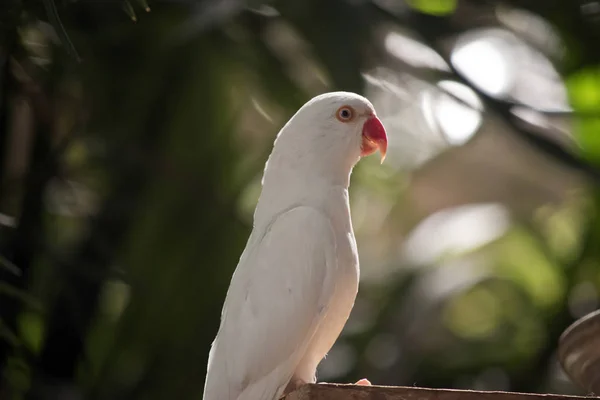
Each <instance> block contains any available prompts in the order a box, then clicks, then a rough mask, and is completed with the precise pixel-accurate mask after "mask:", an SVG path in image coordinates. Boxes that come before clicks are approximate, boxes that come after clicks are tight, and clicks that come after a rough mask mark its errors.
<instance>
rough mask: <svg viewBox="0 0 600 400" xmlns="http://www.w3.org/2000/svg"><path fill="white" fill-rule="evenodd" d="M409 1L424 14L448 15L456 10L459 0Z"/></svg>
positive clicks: (408, 0) (409, 3) (408, 1)
mask: <svg viewBox="0 0 600 400" xmlns="http://www.w3.org/2000/svg"><path fill="white" fill-rule="evenodd" d="M407 3H408V5H409V6H411V7H412V8H414V9H416V10H419V11H420V12H422V13H424V14H431V15H447V14H452V13H453V12H454V10H455V9H456V3H457V0H407Z"/></svg>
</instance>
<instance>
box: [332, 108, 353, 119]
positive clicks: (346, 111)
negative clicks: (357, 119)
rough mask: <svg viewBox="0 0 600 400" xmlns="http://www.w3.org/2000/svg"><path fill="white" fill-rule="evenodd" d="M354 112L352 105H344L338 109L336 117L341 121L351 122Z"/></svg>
mask: <svg viewBox="0 0 600 400" xmlns="http://www.w3.org/2000/svg"><path fill="white" fill-rule="evenodd" d="M354 114H355V113H354V109H353V108H352V107H350V106H343V107H340V108H339V109H338V110H337V112H336V114H335V117H336V118H337V119H338V120H340V121H341V122H350V121H352V119H354Z"/></svg>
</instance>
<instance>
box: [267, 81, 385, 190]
mask: <svg viewBox="0 0 600 400" xmlns="http://www.w3.org/2000/svg"><path fill="white" fill-rule="evenodd" d="M377 150H379V152H380V153H381V162H383V160H384V158H385V154H386V152H387V135H386V131H385V128H384V127H383V124H382V123H381V121H380V120H379V118H378V117H377V114H376V113H375V109H374V107H373V105H372V104H371V102H370V101H369V100H367V99H366V98H365V97H363V96H360V95H358V94H356V93H350V92H331V93H325V94H321V95H319V96H316V97H314V98H313V99H311V100H310V101H308V102H307V103H306V104H304V105H303V106H302V107H301V108H300V109H299V110H298V111H297V112H296V114H294V116H292V118H291V119H290V120H289V121H288V122H287V123H286V124H285V126H284V127H283V128H282V129H281V131H280V132H279V134H278V135H277V139H276V140H275V145H274V148H273V153H272V154H271V160H270V161H269V163H268V164H272V167H273V168H274V169H280V168H285V169H287V170H289V169H292V170H294V171H298V172H301V173H302V174H305V175H318V176H319V177H325V178H327V177H328V176H330V177H333V175H336V176H345V177H346V178H347V177H348V174H349V173H350V172H351V170H352V168H353V167H354V165H355V164H356V163H357V162H358V161H359V160H360V158H361V157H365V156H368V155H370V154H373V153H375V152H376V151H377ZM273 164H275V165H273Z"/></svg>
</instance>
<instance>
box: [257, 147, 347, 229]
mask: <svg viewBox="0 0 600 400" xmlns="http://www.w3.org/2000/svg"><path fill="white" fill-rule="evenodd" d="M351 172H352V168H351V167H350V168H348V169H347V170H346V171H343V170H338V171H334V170H330V171H329V173H328V174H326V175H318V174H306V173H305V172H304V171H298V170H296V169H293V168H289V165H286V164H284V163H279V162H277V159H276V158H275V159H274V158H273V157H272V156H271V157H270V158H269V162H268V163H267V167H266V168H265V174H264V177H263V187H262V192H261V194H260V198H259V200H258V204H257V206H256V211H255V214H254V221H255V224H257V223H258V224H260V223H261V222H267V221H270V220H271V219H272V218H273V216H275V215H277V214H279V213H281V212H284V211H285V210H289V209H291V208H294V207H297V206H301V205H302V206H311V207H314V208H317V209H320V210H322V211H323V212H325V213H327V214H330V213H331V212H337V211H338V210H339V211H343V210H344V212H345V213H348V214H349V204H348V185H349V182H350V174H351Z"/></svg>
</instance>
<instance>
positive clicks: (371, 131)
mask: <svg viewBox="0 0 600 400" xmlns="http://www.w3.org/2000/svg"><path fill="white" fill-rule="evenodd" d="M362 137H363V140H362V144H361V146H360V150H361V151H360V155H361V156H362V157H365V156H368V155H369V154H373V153H375V152H376V151H377V149H379V153H380V154H381V162H382V163H383V160H385V154H386V153H387V135H386V133H385V128H384V127H383V124H382V123H381V121H380V120H379V118H377V116H375V115H373V116H371V117H369V119H367V120H366V121H365V124H364V125H363V129H362Z"/></svg>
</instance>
